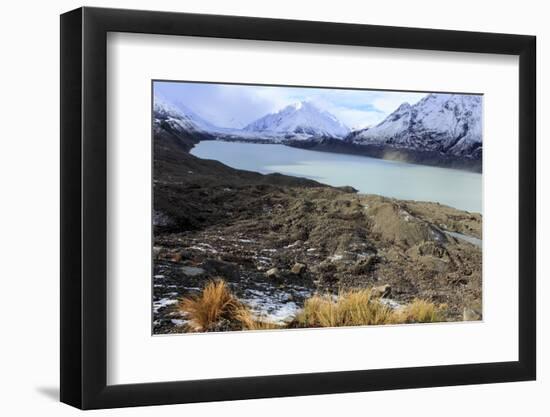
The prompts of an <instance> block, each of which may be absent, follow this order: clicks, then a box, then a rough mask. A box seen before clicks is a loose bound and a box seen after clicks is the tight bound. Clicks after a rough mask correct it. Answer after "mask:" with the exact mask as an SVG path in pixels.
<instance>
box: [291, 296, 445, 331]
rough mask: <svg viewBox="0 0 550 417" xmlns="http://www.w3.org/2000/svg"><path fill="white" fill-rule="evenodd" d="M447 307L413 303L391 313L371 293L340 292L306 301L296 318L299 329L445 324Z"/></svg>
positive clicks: (388, 308)
mask: <svg viewBox="0 0 550 417" xmlns="http://www.w3.org/2000/svg"><path fill="white" fill-rule="evenodd" d="M445 309H446V307H445V306H444V305H442V306H436V305H435V304H434V303H430V302H428V301H424V300H414V301H413V302H412V303H411V304H407V305H405V306H403V307H401V308H399V309H396V310H392V309H391V308H390V307H389V306H386V305H385V304H383V303H382V302H380V299H379V298H375V297H373V296H372V292H371V290H358V291H350V292H345V293H341V294H340V295H339V296H338V297H337V298H336V299H334V298H333V297H332V296H330V295H322V296H320V295H316V296H313V297H311V298H309V299H307V300H306V302H305V304H304V308H303V309H302V310H301V311H300V312H299V313H298V314H297V315H296V317H295V320H294V325H296V326H297V327H341V326H368V325H382V324H402V323H432V322H437V321H444V312H445Z"/></svg>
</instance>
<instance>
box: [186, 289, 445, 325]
mask: <svg viewBox="0 0 550 417" xmlns="http://www.w3.org/2000/svg"><path fill="white" fill-rule="evenodd" d="M179 308H180V310H181V311H182V312H184V313H185V314H186V315H187V317H188V318H189V328H190V330H191V331H197V332H205V331H216V330H272V329H283V328H286V327H302V328H304V327H343V326H367V325H383V324H402V323H432V322H438V321H445V310H446V306H445V305H439V306H436V305H435V304H434V303H431V302H428V301H425V300H419V299H415V300H414V301H413V302H412V303H410V304H407V305H404V306H403V307H401V308H398V309H395V310H393V309H392V308H390V307H389V306H387V305H385V304H384V303H382V302H381V301H380V299H379V298H378V297H374V296H373V293H372V291H371V290H356V291H347V292H342V293H340V294H339V295H338V296H332V295H314V296H313V297H310V298H308V299H307V300H306V301H305V303H304V307H303V308H302V310H300V311H299V312H298V313H297V315H296V317H294V320H293V321H292V322H291V323H289V324H288V325H284V324H275V323H271V322H268V321H265V320H262V319H261V318H259V317H257V316H256V315H255V314H254V313H253V312H252V311H251V310H250V309H249V308H248V307H247V306H246V305H245V304H243V303H242V302H240V301H239V300H238V299H237V298H236V297H235V296H234V295H233V294H232V293H231V290H230V289H229V287H228V285H227V284H226V282H225V281H224V280H222V279H216V280H214V281H211V282H209V283H208V284H207V285H206V287H205V288H204V289H203V290H202V292H201V293H200V294H198V295H196V296H193V297H188V298H184V299H182V300H181V301H180V305H179Z"/></svg>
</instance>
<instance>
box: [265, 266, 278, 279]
mask: <svg viewBox="0 0 550 417" xmlns="http://www.w3.org/2000/svg"><path fill="white" fill-rule="evenodd" d="M265 276H266V277H268V278H280V277H281V271H280V270H279V268H271V269H268V270H267V271H266V273H265Z"/></svg>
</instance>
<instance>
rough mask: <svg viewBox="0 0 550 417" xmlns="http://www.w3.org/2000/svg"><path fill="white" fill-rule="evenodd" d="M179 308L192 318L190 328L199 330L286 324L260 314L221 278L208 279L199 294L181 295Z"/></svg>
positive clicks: (267, 326) (270, 327) (253, 328)
mask: <svg viewBox="0 0 550 417" xmlns="http://www.w3.org/2000/svg"><path fill="white" fill-rule="evenodd" d="M179 308H180V310H181V311H182V312H183V313H185V314H186V315H187V317H188V318H189V327H190V329H191V330H193V331H196V332H205V331H212V330H219V328H218V327H219V326H220V324H222V325H225V326H226V327H230V328H231V330H271V329H280V328H282V327H284V326H281V325H278V324H275V323H270V322H267V321H263V320H260V319H259V318H257V317H256V316H255V315H254V314H253V313H252V311H250V309H249V308H248V307H247V306H246V305H244V304H243V303H242V302H240V301H239V300H238V299H237V298H236V297H235V296H234V295H233V294H232V293H231V290H230V289H229V287H228V285H227V283H226V282H225V281H224V280H222V279H216V280H214V281H211V282H209V283H208V284H207V285H206V287H204V289H203V290H202V292H201V293H200V294H199V295H197V296H194V297H188V298H184V299H182V300H181V301H180V305H179ZM225 330H227V329H225Z"/></svg>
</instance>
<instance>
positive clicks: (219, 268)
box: [201, 259, 240, 280]
mask: <svg viewBox="0 0 550 417" xmlns="http://www.w3.org/2000/svg"><path fill="white" fill-rule="evenodd" d="M201 267H202V268H203V269H204V270H205V271H207V272H208V273H209V274H211V275H218V276H221V277H224V278H226V279H229V280H236V279H239V276H240V273H239V265H237V264H235V263H233V262H226V261H221V260H219V259H206V260H205V261H204V262H203V263H202V264H201Z"/></svg>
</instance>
